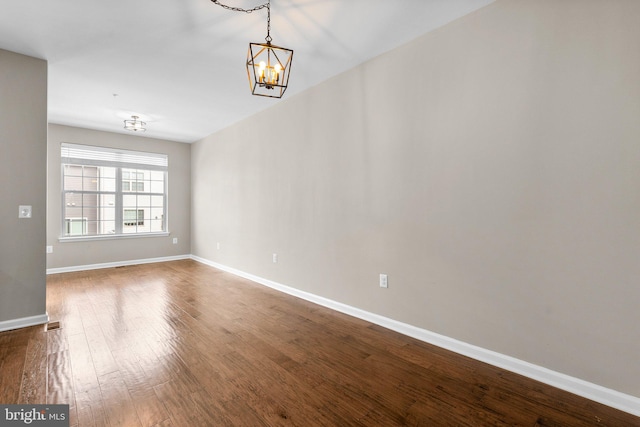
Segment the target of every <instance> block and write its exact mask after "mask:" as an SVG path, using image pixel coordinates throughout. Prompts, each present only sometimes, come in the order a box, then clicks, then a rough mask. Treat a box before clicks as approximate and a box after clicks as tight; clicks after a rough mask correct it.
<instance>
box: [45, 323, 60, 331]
mask: <svg viewBox="0 0 640 427" xmlns="http://www.w3.org/2000/svg"><path fill="white" fill-rule="evenodd" d="M55 329H60V322H49V323H47V331H53V330H55Z"/></svg>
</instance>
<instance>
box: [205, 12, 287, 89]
mask: <svg viewBox="0 0 640 427" xmlns="http://www.w3.org/2000/svg"><path fill="white" fill-rule="evenodd" d="M211 2H213V3H215V4H217V5H218V6H221V7H223V8H225V9H228V10H233V11H236V12H245V13H251V12H254V11H256V10H260V9H267V37H265V39H264V40H265V42H266V43H249V52H248V53H247V77H248V78H249V87H250V88H251V93H252V94H253V95H257V96H267V97H269V98H282V95H284V92H285V91H286V90H287V86H288V85H289V73H290V71H291V60H292V59H293V50H291V49H287V48H284V47H280V46H275V45H272V44H271V40H272V38H271V0H268V1H267V2H266V3H264V4H261V5H259V6H256V7H254V8H252V9H242V8H239V7H231V6H227V5H225V4H222V3H220V2H219V1H218V0H211Z"/></svg>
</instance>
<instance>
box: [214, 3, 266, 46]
mask: <svg viewBox="0 0 640 427" xmlns="http://www.w3.org/2000/svg"><path fill="white" fill-rule="evenodd" d="M211 2H212V3H214V4H217V5H218V6H220V7H222V8H223V9H227V10H232V11H234V12H244V13H251V12H255V11H256V10H260V9H267V37H265V38H264V39H265V40H266V41H267V43H269V44H271V40H273V39H272V38H271V34H270V33H271V0H268V1H267V2H266V3H263V4H260V5H258V6H255V7H252V8H251V9H243V8H241V7H235V6H229V5H226V4H223V3H220V2H219V1H218V0H211Z"/></svg>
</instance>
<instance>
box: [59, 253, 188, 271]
mask: <svg viewBox="0 0 640 427" xmlns="http://www.w3.org/2000/svg"><path fill="white" fill-rule="evenodd" d="M181 259H191V255H176V256H167V257H158V258H145V259H134V260H127V261H115V262H104V263H100V264H87V265H74V266H70V267H59V268H47V274H58V273H70V272H73V271H84V270H98V269H101V268H113V267H124V266H127V265H137V264H151V263H154V262H166V261H178V260H181Z"/></svg>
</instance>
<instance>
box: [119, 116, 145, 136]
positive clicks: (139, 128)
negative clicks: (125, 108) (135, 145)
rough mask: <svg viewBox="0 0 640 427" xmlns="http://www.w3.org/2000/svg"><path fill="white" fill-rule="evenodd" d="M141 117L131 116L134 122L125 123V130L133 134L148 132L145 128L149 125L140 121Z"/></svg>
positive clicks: (127, 121) (126, 121)
mask: <svg viewBox="0 0 640 427" xmlns="http://www.w3.org/2000/svg"><path fill="white" fill-rule="evenodd" d="M139 118H140V117H138V116H131V119H132V120H125V121H124V128H125V129H126V130H130V131H131V132H144V131H146V130H147V128H145V126H146V125H147V124H146V123H145V122H142V121H140V120H138V119H139Z"/></svg>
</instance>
